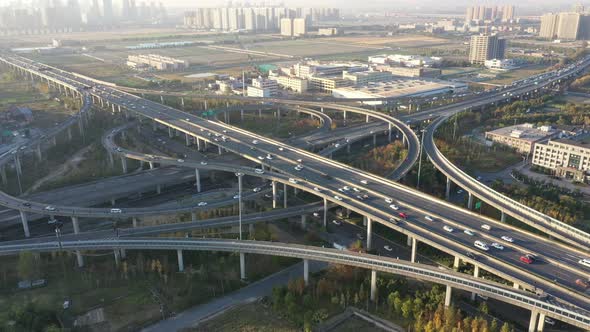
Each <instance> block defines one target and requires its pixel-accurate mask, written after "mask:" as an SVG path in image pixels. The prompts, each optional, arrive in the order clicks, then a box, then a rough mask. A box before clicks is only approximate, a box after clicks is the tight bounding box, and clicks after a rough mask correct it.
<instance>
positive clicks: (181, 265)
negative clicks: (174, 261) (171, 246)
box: [176, 249, 184, 272]
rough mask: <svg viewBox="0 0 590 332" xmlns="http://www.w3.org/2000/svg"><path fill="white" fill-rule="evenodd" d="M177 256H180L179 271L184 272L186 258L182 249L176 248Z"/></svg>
mask: <svg viewBox="0 0 590 332" xmlns="http://www.w3.org/2000/svg"><path fill="white" fill-rule="evenodd" d="M176 256H178V272H184V259H183V257H182V250H181V249H178V250H176Z"/></svg>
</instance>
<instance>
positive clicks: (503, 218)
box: [500, 211, 506, 222]
mask: <svg viewBox="0 0 590 332" xmlns="http://www.w3.org/2000/svg"><path fill="white" fill-rule="evenodd" d="M500 213H501V215H500V221H501V222H506V213H504V211H500Z"/></svg>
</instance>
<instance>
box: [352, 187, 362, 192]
mask: <svg viewBox="0 0 590 332" xmlns="http://www.w3.org/2000/svg"><path fill="white" fill-rule="evenodd" d="M352 190H353V191H354V192H355V193H360V192H361V191H360V190H359V188H357V187H354V188H352Z"/></svg>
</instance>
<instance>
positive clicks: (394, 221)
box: [389, 217, 397, 224]
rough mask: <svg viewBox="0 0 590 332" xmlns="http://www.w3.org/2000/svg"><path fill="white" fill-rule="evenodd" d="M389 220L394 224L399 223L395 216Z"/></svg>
mask: <svg viewBox="0 0 590 332" xmlns="http://www.w3.org/2000/svg"><path fill="white" fill-rule="evenodd" d="M389 222H390V223H392V224H397V219H395V218H394V217H391V218H389Z"/></svg>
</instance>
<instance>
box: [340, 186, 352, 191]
mask: <svg viewBox="0 0 590 332" xmlns="http://www.w3.org/2000/svg"><path fill="white" fill-rule="evenodd" d="M342 190H344V191H349V190H350V187H349V186H344V187H342Z"/></svg>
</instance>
